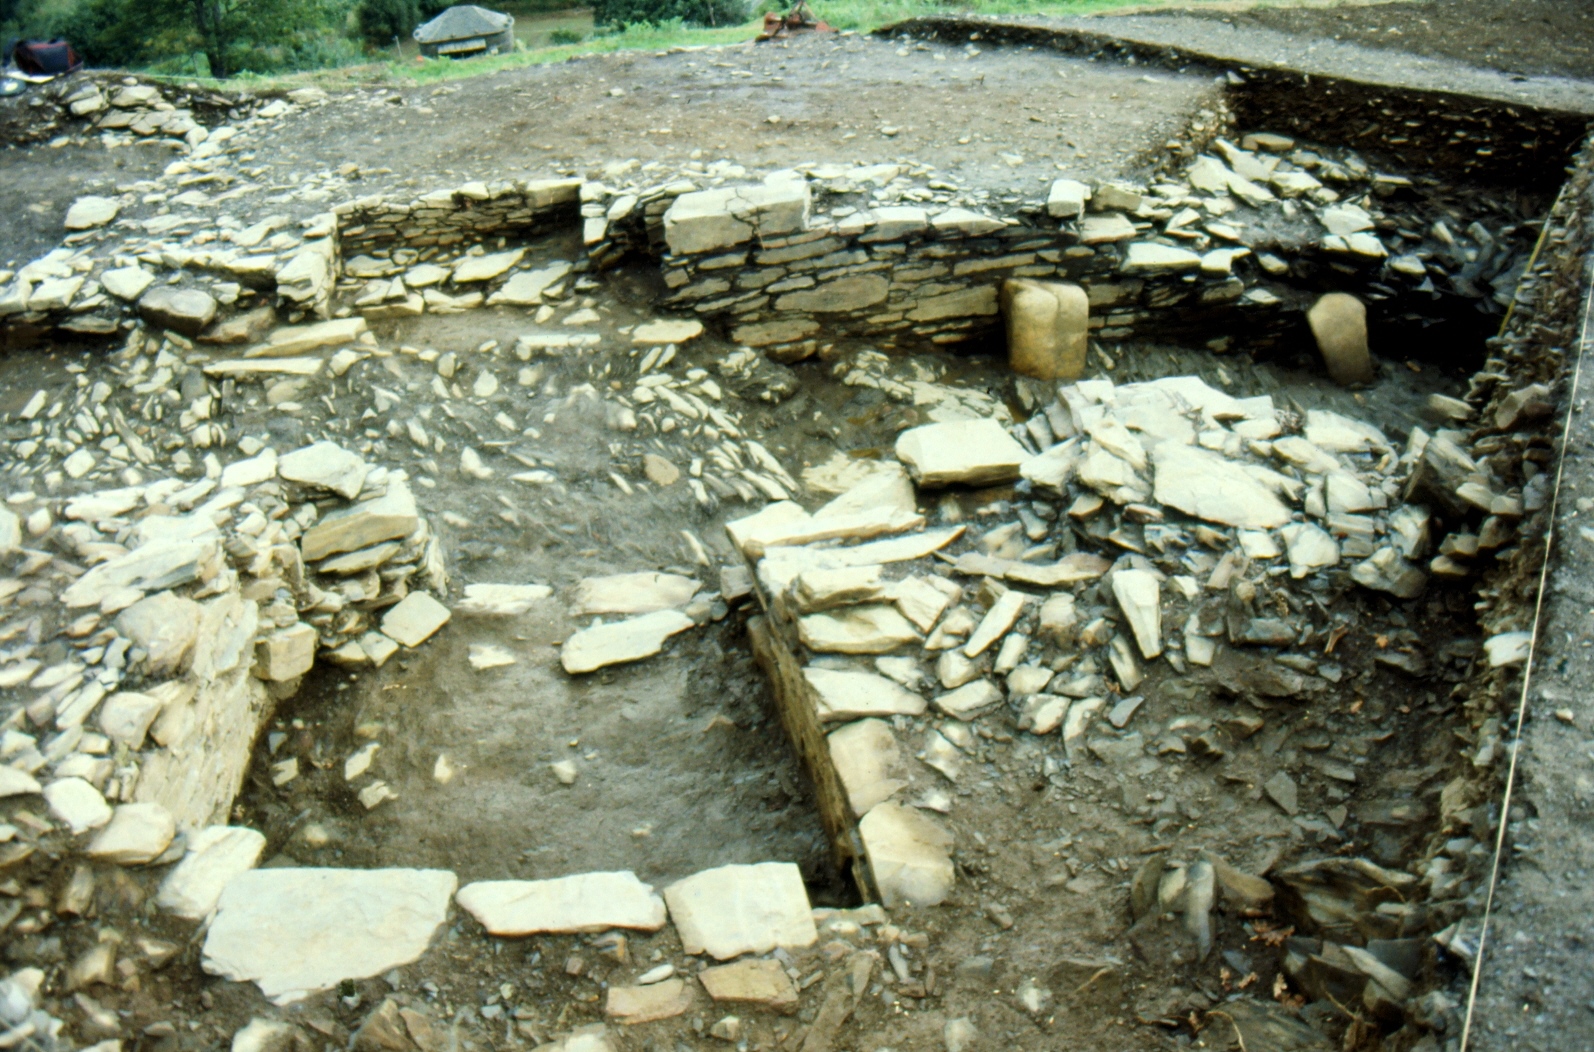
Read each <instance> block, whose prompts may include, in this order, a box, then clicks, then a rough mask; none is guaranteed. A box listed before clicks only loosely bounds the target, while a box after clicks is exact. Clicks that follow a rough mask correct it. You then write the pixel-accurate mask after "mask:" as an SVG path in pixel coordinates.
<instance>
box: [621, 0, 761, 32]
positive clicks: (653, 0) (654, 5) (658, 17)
mask: <svg viewBox="0 0 1594 1052" xmlns="http://www.w3.org/2000/svg"><path fill="white" fill-rule="evenodd" d="M592 20H593V21H594V22H595V23H597V24H598V25H600V26H623V25H634V24H640V23H647V24H649V25H659V24H661V23H664V22H670V21H677V20H678V21H680V22H683V23H685V24H687V25H695V26H734V25H740V24H741V23H743V22H744V21H746V20H747V2H746V0H595V2H594V3H593V5H592Z"/></svg>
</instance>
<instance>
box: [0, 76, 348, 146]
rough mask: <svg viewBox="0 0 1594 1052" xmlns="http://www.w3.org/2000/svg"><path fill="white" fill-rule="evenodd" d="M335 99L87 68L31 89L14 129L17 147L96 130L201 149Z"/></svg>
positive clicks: (309, 91) (111, 138)
mask: <svg viewBox="0 0 1594 1052" xmlns="http://www.w3.org/2000/svg"><path fill="white" fill-rule="evenodd" d="M327 98H328V96H327V94H326V92H324V91H322V90H321V89H320V88H315V87H304V88H297V89H295V90H293V91H290V92H288V93H286V94H285V95H283V96H282V97H280V98H274V99H273V98H264V97H260V96H257V95H254V94H253V93H251V92H247V91H242V92H240V91H222V90H217V89H214V88H210V89H207V88H201V87H200V86H199V85H198V84H186V85H177V84H172V83H169V82H166V81H159V80H145V79H141V78H139V77H132V76H121V75H113V74H105V73H96V72H80V73H77V74H75V75H73V76H70V77H61V78H58V79H56V80H54V81H51V82H50V83H48V84H43V85H38V86H35V87H34V88H33V89H32V90H31V91H30V92H29V95H28V101H29V103H30V105H28V106H27V107H26V108H25V109H24V110H23V111H22V112H23V113H24V114H25V117H24V119H22V120H13V121H11V122H9V124H8V127H7V129H6V130H7V134H8V136H9V138H10V139H11V141H13V142H15V143H16V144H17V145H24V144H28V143H33V142H41V141H43V140H45V139H51V138H54V139H56V140H57V141H61V140H63V139H65V138H67V137H72V138H88V137H89V136H95V137H97V138H98V139H99V140H100V141H101V142H103V143H104V144H105V145H106V146H108V147H113V148H114V147H118V146H125V145H127V144H128V143H129V142H131V141H133V140H135V139H153V140H157V141H161V140H164V141H169V142H171V143H172V144H173V145H174V146H176V147H181V146H187V147H190V148H198V147H201V146H203V145H204V144H205V143H206V142H208V141H211V131H212V129H213V128H214V127H215V126H217V125H223V124H226V123H227V122H229V121H231V122H238V121H245V120H249V119H251V118H259V119H261V120H272V119H275V118H279V117H282V116H284V115H286V114H289V113H293V112H295V111H297V110H301V109H305V108H311V107H315V106H319V105H322V104H324V103H325V102H326V101H327ZM223 141H225V136H224V137H223Z"/></svg>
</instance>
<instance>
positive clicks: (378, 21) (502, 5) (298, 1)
mask: <svg viewBox="0 0 1594 1052" xmlns="http://www.w3.org/2000/svg"><path fill="white" fill-rule="evenodd" d="M467 2H468V0H467ZM478 2H481V3H482V5H483V6H486V7H491V8H493V9H495V10H503V11H507V12H509V13H510V14H513V15H514V16H515V17H516V27H515V28H516V37H517V47H518V48H519V50H517V51H516V52H515V53H513V54H508V55H493V56H485V57H481V58H475V59H469V60H465V61H458V62H455V61H449V60H442V61H438V60H426V61H421V60H419V59H418V58H417V57H416V52H415V48H414V45H413V42H412V41H411V37H410V34H411V32H412V31H413V30H414V28H415V26H416V25H418V24H420V23H421V22H423V21H425V20H427V19H429V18H432V17H434V16H435V15H436V14H438V13H439V12H440V11H442V10H443V9H445V8H446V7H448V6H449V3H450V0H0V36H6V37H10V36H23V37H28V38H33V39H49V38H53V37H57V36H59V37H65V38H66V39H68V40H70V41H71V42H72V43H73V44H74V45H75V46H76V47H77V49H78V50H79V52H80V53H82V54H83V55H84V56H85V58H86V60H87V61H88V62H89V64H90V65H92V66H100V67H122V68H131V69H142V70H144V71H146V72H149V73H154V74H157V75H159V74H167V75H172V76H181V77H194V76H206V75H208V76H212V77H218V78H219V77H228V76H233V75H238V74H243V75H247V76H250V77H255V78H259V77H264V78H277V77H281V76H282V75H285V74H293V73H295V72H299V71H323V72H320V73H319V74H316V75H315V76H314V77H313V78H312V79H317V80H323V81H345V82H346V81H348V80H372V79H375V80H389V81H395V80H396V81H409V82H414V83H429V82H434V81H443V80H454V79H458V78H461V77H469V76H476V75H478V74H482V73H490V72H493V71H495V70H500V69H508V68H513V67H517V66H528V65H539V64H542V63H545V62H558V61H563V60H564V59H567V58H569V57H571V56H573V55H578V54H592V53H599V52H609V51H620V50H626V49H632V48H637V49H651V50H660V49H664V48H670V47H692V46H706V45H720V44H729V43H735V42H737V41H742V40H747V39H749V38H751V37H752V36H753V35H754V34H755V33H757V32H758V30H759V28H760V19H761V16H762V15H763V14H764V12H765V11H777V12H780V11H784V10H785V9H786V7H787V6H788V5H787V0H587V2H588V3H590V4H591V19H592V21H591V22H590V23H589V22H588V21H587V17H588V16H587V13H586V10H585V9H584V8H581V9H575V8H573V7H572V4H578V3H581V2H582V0H500V2H497V3H494V2H493V0H478ZM1162 2H1165V0H810V6H811V8H812V10H813V12H814V13H815V14H816V15H817V16H818V17H820V18H822V19H824V20H825V21H827V22H829V23H830V24H831V25H832V26H834V27H835V28H837V29H843V30H848V29H850V30H857V31H859V32H868V31H870V30H873V29H877V28H879V27H880V26H883V25H889V24H891V23H893V22H899V21H902V20H904V19H908V18H914V17H919V16H925V15H934V14H948V13H952V12H972V13H975V14H990V15H995V14H1051V15H1075V14H1086V13H1090V12H1093V11H1100V10H1106V9H1111V8H1123V7H1126V6H1135V5H1141V4H1145V5H1154V4H1158V3H1162ZM755 5H756V6H755ZM395 42H396V43H397V44H398V45H399V49H398V54H399V55H400V56H402V57H400V58H397V59H395V58H394V54H395V52H394V49H393V45H394V44H395ZM334 70H336V71H338V72H333V71H334ZM296 79H298V78H296Z"/></svg>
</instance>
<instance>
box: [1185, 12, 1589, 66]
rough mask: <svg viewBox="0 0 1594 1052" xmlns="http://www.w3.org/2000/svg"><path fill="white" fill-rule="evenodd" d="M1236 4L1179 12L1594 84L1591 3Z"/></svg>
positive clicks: (1241, 24)
mask: <svg viewBox="0 0 1594 1052" xmlns="http://www.w3.org/2000/svg"><path fill="white" fill-rule="evenodd" d="M1234 6H1238V5H1222V8H1223V9H1222V10H1214V9H1213V8H1210V7H1196V6H1192V7H1189V8H1183V9H1180V10H1179V12H1178V13H1179V14H1183V15H1194V16H1197V17H1200V18H1216V19H1221V20H1223V21H1225V22H1232V23H1233V24H1234V25H1236V26H1259V27H1262V28H1265V29H1276V30H1281V31H1283V32H1286V33H1292V34H1298V35H1300V36H1305V37H1328V38H1331V39H1334V40H1344V41H1349V42H1351V43H1355V44H1361V45H1364V46H1367V47H1376V48H1382V49H1385V50H1390V51H1407V52H1412V53H1415V54H1418V55H1427V56H1432V57H1443V58H1452V59H1456V60H1458V61H1461V62H1465V63H1467V64H1469V65H1473V66H1481V67H1484V68H1487V69H1499V70H1504V71H1505V72H1508V73H1525V74H1539V75H1558V76H1563V77H1578V78H1582V79H1590V78H1594V5H1590V4H1589V3H1587V2H1586V0H1422V2H1417V3H1402V2H1395V3H1380V4H1344V5H1336V6H1331V7H1319V6H1311V7H1300V6H1295V5H1290V4H1279V5H1272V4H1269V5H1265V6H1264V5H1255V6H1251V7H1250V8H1249V9H1248V10H1235V9H1234Z"/></svg>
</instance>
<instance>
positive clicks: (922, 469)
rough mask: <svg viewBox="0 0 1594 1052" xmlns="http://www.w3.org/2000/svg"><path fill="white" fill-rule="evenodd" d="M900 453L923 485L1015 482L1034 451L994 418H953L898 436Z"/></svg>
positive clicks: (916, 479) (915, 478) (917, 480)
mask: <svg viewBox="0 0 1594 1052" xmlns="http://www.w3.org/2000/svg"><path fill="white" fill-rule="evenodd" d="M896 453H897V459H898V460H900V461H902V463H904V464H906V465H907V467H908V471H909V473H910V474H912V476H913V480H914V481H915V482H917V483H918V484H919V485H921V486H946V485H951V484H953V483H961V484H964V485H970V486H987V485H994V484H996V483H999V482H1012V481H1013V480H1014V479H1017V478H1018V477H1019V465H1021V464H1022V463H1024V461H1026V460H1028V459H1029V456H1030V455H1029V453H1028V452H1026V451H1025V449H1024V447H1023V446H1021V445H1019V444H1018V442H1017V441H1016V440H1015V439H1014V438H1013V436H1012V435H1010V434H1008V433H1007V429H1006V428H1004V427H1003V426H1002V425H1001V424H998V423H997V422H996V421H994V420H953V421H948V422H946V423H940V424H925V425H924V426H923V427H913V428H909V429H908V430H906V431H904V432H902V434H900V435H898V436H897V445H896Z"/></svg>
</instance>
